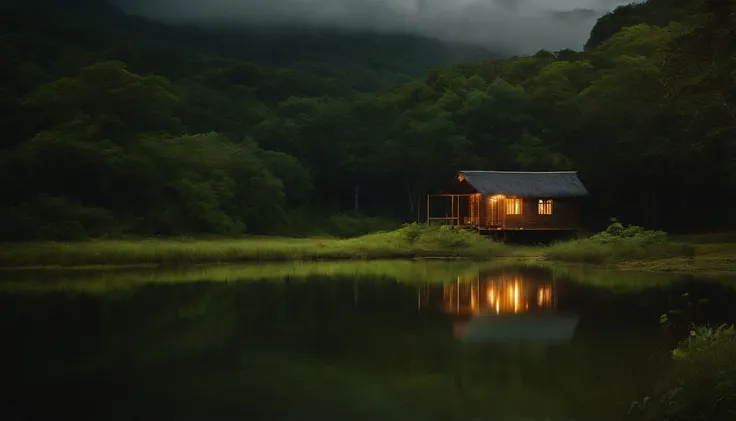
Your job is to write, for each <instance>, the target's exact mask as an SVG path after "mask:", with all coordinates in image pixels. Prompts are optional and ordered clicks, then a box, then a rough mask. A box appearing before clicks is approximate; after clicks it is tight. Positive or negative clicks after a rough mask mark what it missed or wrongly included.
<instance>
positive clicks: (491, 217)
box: [486, 197, 504, 227]
mask: <svg viewBox="0 0 736 421" xmlns="http://www.w3.org/2000/svg"><path fill="white" fill-rule="evenodd" d="M503 209H504V201H503V199H496V198H490V197H489V198H487V199H486V222H487V225H488V226H489V227H500V226H502V225H503Z"/></svg>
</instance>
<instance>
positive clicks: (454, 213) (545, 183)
mask: <svg viewBox="0 0 736 421" xmlns="http://www.w3.org/2000/svg"><path fill="white" fill-rule="evenodd" d="M588 195H589V193H588V190H587V189H586V188H585V186H584V185H583V183H582V182H581V181H580V179H579V178H578V175H577V171H555V172H524V171H460V172H458V173H457V176H456V177H455V178H454V179H453V180H452V181H451V182H450V183H449V185H448V186H447V187H446V188H445V189H444V190H443V191H442V192H440V193H436V194H430V195H428V196H427V216H428V217H427V224H429V223H430V222H431V221H442V222H444V223H447V224H449V225H454V226H458V227H463V228H469V229H475V230H477V231H481V232H482V231H519V230H546V231H576V230H578V229H579V228H580V205H581V202H582V200H583V198H585V197H586V196H588ZM439 197H443V198H445V199H449V201H447V202H449V203H447V204H446V205H445V206H443V208H444V210H445V212H444V213H445V215H443V216H439V215H437V216H432V212H431V208H432V199H433V198H439ZM448 205H449V206H448ZM448 208H449V209H448Z"/></svg>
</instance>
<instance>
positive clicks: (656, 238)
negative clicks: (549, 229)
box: [544, 220, 694, 264]
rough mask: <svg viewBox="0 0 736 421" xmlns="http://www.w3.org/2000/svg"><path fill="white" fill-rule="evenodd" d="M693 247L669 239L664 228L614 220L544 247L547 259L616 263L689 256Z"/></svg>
mask: <svg viewBox="0 0 736 421" xmlns="http://www.w3.org/2000/svg"><path fill="white" fill-rule="evenodd" d="M693 253H694V249H693V248H692V247H690V246H687V245H684V244H677V243H672V242H670V241H669V240H668V238H667V233H666V232H664V231H656V230H647V229H644V228H642V227H640V226H635V225H629V226H624V225H623V224H621V223H620V222H618V221H617V220H614V221H613V223H612V224H611V225H609V226H608V228H606V230H604V231H602V232H600V233H597V234H595V235H593V236H591V237H589V238H584V239H577V240H573V241H568V242H561V243H556V244H553V245H552V246H550V247H549V248H547V249H546V250H545V251H544V257H545V258H546V259H549V260H560V261H569V262H580V263H596V264H601V263H615V262H621V261H630V260H639V259H650V258H663V257H674V256H690V257H692V256H693Z"/></svg>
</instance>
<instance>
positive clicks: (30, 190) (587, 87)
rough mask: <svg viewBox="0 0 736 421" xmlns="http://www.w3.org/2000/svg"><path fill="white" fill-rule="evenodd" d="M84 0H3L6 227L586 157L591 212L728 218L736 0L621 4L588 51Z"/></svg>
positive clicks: (346, 192)
mask: <svg viewBox="0 0 736 421" xmlns="http://www.w3.org/2000/svg"><path fill="white" fill-rule="evenodd" d="M79 1H80V4H83V5H84V6H83V7H82V8H80V9H78V10H76V11H75V12H74V13H70V12H68V11H66V12H65V11H64V10H63V9H59V10H54V9H52V8H47V9H44V10H45V12H44V13H41V12H38V10H40V9H33V7H31V6H29V5H31V4H34V2H29V3H18V2H10V3H8V4H4V5H3V6H0V7H3V8H5V10H4V11H5V13H3V14H2V15H0V132H1V133H2V134H3V136H2V137H1V138H0V195H1V197H3V198H4V200H3V202H2V204H0V206H1V207H0V239H3V240H26V239H51V240H69V239H78V238H86V237H102V236H121V235H202V234H217V235H240V234H259V235H309V234H312V233H314V232H317V231H320V230H322V231H324V230H327V231H330V230H332V231H339V227H334V224H332V225H330V224H329V223H328V222H329V221H330V219H331V218H332V219H334V216H335V215H343V216H344V217H345V218H348V217H349V218H365V220H366V221H369V220H374V221H375V220H377V219H382V220H383V219H385V220H391V221H414V220H417V219H418V220H420V221H422V220H424V217H425V215H424V209H423V208H422V206H421V204H422V203H423V198H424V195H425V194H426V193H427V192H431V191H434V190H437V189H439V188H441V187H442V185H443V184H444V183H445V182H446V181H447V180H449V179H450V178H451V177H452V176H453V174H455V173H456V172H457V171H458V170H460V169H484V170H540V171H549V170H577V171H579V175H580V178H581V179H582V180H583V182H584V183H585V184H586V187H587V188H588V189H589V190H590V192H591V193H592V197H591V199H590V200H589V201H588V203H586V208H585V210H586V211H585V213H584V215H585V223H586V225H587V226H588V227H590V228H591V229H595V228H600V227H602V226H605V225H607V221H608V218H609V217H617V218H619V219H620V220H622V221H625V222H627V223H632V224H639V225H643V226H646V227H648V228H656V229H666V230H670V231H675V232H695V231H707V230H719V229H728V228H734V227H736V217H734V215H735V213H734V212H733V211H732V210H731V209H730V208H729V207H728V206H724V204H727V203H731V202H733V200H734V199H736V141H735V140H734V139H736V43H734V42H733V40H734V39H736V1H735V0H694V1H684V0H676V1H672V0H649V1H647V2H643V3H636V4H632V5H629V6H623V7H619V8H618V9H616V10H615V11H613V12H612V13H609V14H607V15H605V16H602V17H601V18H600V19H599V20H598V23H597V24H596V25H595V27H593V28H592V29H591V36H590V39H589V40H588V42H587V43H586V46H585V49H584V50H583V51H573V50H563V51H544V50H542V51H539V52H537V53H536V54H534V55H531V56H504V57H501V56H500V55H499V54H494V53H493V52H489V51H486V50H483V49H480V48H475V47H468V46H459V45H450V44H444V43H440V42H439V41H437V42H435V41H431V40H424V39H418V38H412V37H410V36H399V35H396V36H388V35H375V34H345V35H344V37H342V38H341V37H335V36H329V35H330V34H320V33H315V32H314V31H312V32H309V33H307V34H305V33H300V32H299V31H300V30H298V29H295V30H293V31H292V32H288V31H287V32H282V33H279V34H278V35H273V34H271V35H267V34H257V33H252V34H249V35H248V36H249V37H250V38H249V39H251V40H255V41H253V42H250V43H249V44H248V45H250V46H251V47H250V48H246V47H245V45H246V44H245V43H242V42H240V41H239V40H242V39H243V37H244V36H243V34H242V33H238V32H237V31H236V32H232V30H231V32H227V31H222V32H214V31H212V30H205V29H198V28H187V27H180V26H171V25H165V24H161V23H156V22H152V21H147V20H146V19H143V18H140V17H135V16H126V15H125V14H123V13H122V12H120V11H119V10H117V9H116V8H114V7H113V6H110V5H108V4H107V3H105V2H104V1H93V0H86V1H83V2H82V1H81V0H79ZM36 3H37V2H36ZM333 35H334V34H333ZM295 40H301V41H302V42H303V43H304V44H303V45H304V47H303V48H301V49H300V47H298V45H299V44H298V43H297V42H295ZM254 46H257V47H254ZM285 46H291V47H289V48H291V50H288V48H287V49H286V51H285ZM326 221H327V222H326ZM361 226H364V227H368V226H371V223H366V224H362V225H361ZM333 234H337V235H342V234H343V233H341V232H333Z"/></svg>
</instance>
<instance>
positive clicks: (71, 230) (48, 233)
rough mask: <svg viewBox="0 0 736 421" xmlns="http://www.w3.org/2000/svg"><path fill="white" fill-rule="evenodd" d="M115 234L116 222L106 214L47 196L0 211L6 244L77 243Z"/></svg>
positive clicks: (0, 226) (0, 233)
mask: <svg viewBox="0 0 736 421" xmlns="http://www.w3.org/2000/svg"><path fill="white" fill-rule="evenodd" d="M117 232H118V227H117V225H116V223H115V220H114V218H113V217H112V215H111V214H110V212H108V211H107V210H105V209H101V208H95V207H91V206H84V205H82V204H80V203H77V202H73V201H70V200H67V199H65V198H61V197H53V196H49V195H46V194H40V195H38V196H37V197H35V198H34V199H33V200H31V201H28V202H23V203H20V204H18V205H16V206H13V207H7V208H4V209H0V238H2V239H3V240H6V241H7V240H10V241H12V240H29V239H41V240H53V241H77V240H83V239H85V238H88V237H102V236H105V235H107V234H115V233H117Z"/></svg>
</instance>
